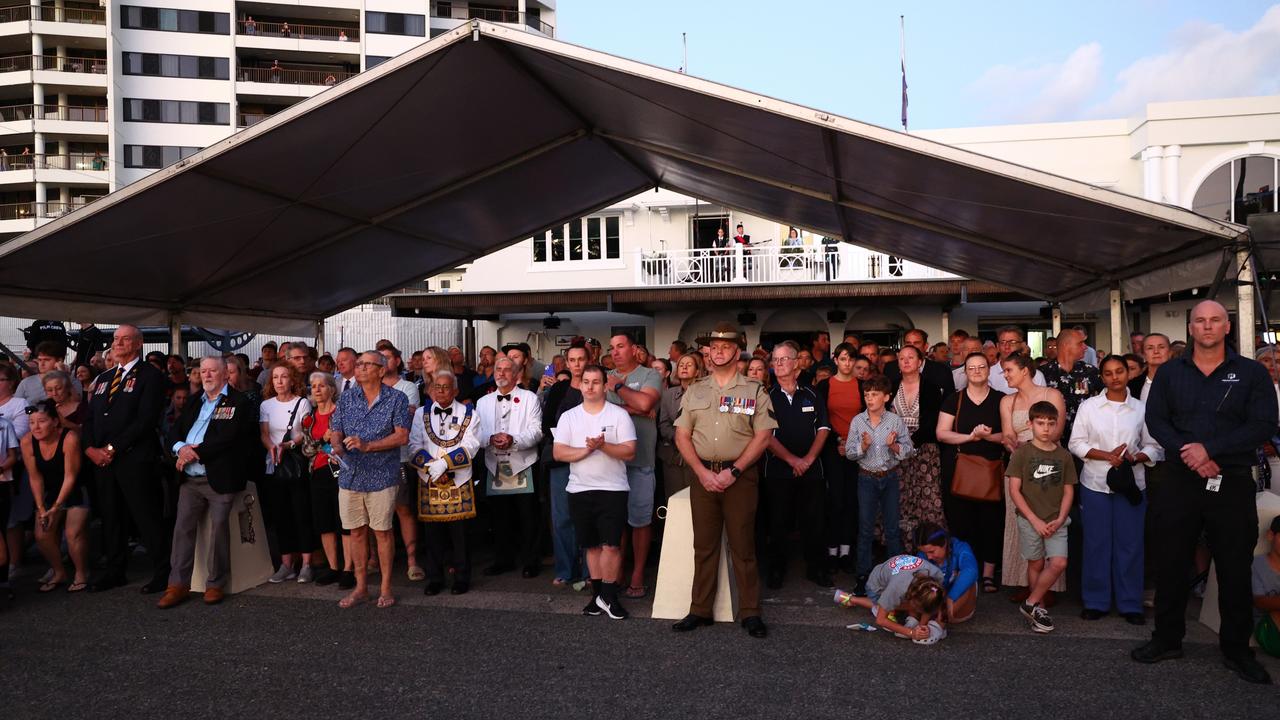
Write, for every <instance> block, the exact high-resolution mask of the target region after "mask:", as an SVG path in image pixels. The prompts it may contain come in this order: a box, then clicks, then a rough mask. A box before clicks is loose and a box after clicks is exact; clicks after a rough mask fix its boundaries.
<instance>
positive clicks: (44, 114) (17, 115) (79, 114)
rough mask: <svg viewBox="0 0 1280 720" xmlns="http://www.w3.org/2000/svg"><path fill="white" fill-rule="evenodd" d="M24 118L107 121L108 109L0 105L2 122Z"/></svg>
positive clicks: (95, 107)
mask: <svg viewBox="0 0 1280 720" xmlns="http://www.w3.org/2000/svg"><path fill="white" fill-rule="evenodd" d="M23 120H69V121H74V122H102V123H104V122H106V121H107V109H106V108H105V107H102V106H97V105H95V106H86V105H5V106H3V107H0V122H19V121H23Z"/></svg>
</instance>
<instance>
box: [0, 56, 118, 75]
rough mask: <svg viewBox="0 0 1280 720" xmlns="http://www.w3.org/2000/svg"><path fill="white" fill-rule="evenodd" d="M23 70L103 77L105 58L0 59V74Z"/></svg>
mask: <svg viewBox="0 0 1280 720" xmlns="http://www.w3.org/2000/svg"><path fill="white" fill-rule="evenodd" d="M25 70H55V71H58V72H72V73H92V74H94V75H105V74H106V73H107V61H106V59H105V58H82V57H64V58H59V57H55V56H53V55H9V56H7V57H0V73H5V72H19V71H25Z"/></svg>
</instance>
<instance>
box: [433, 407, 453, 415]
mask: <svg viewBox="0 0 1280 720" xmlns="http://www.w3.org/2000/svg"><path fill="white" fill-rule="evenodd" d="M449 410H450V408H442V407H437V408H435V409H433V410H432V411H431V412H433V413H435V414H437V415H440V416H445V415H448V414H449Z"/></svg>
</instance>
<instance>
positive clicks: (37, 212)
mask: <svg viewBox="0 0 1280 720" xmlns="http://www.w3.org/2000/svg"><path fill="white" fill-rule="evenodd" d="M97 199H98V198H96V197H94V198H86V199H85V200H83V201H75V202H69V203H64V202H42V203H40V202H22V203H8V204H6V205H0V220H31V219H34V218H56V217H61V216H63V215H66V214H67V213H69V212H71V211H73V210H79V209H80V208H82V207H84V206H85V205H88V204H89V203H91V202H93V201H94V200H97Z"/></svg>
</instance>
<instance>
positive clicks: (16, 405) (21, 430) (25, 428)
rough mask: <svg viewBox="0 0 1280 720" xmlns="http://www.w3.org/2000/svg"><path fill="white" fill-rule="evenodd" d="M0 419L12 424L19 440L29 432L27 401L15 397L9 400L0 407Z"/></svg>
mask: <svg viewBox="0 0 1280 720" xmlns="http://www.w3.org/2000/svg"><path fill="white" fill-rule="evenodd" d="M0 417H2V418H4V419H6V420H8V421H9V422H11V423H13V430H14V432H16V433H18V438H19V439H22V438H23V437H24V436H25V435H26V434H27V433H29V432H31V420H30V419H29V418H28V417H27V401H26V400H23V399H22V398H20V397H18V396H17V395H14V396H13V397H11V398H9V402H7V403H5V404H4V405H0ZM19 462H21V461H19Z"/></svg>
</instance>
